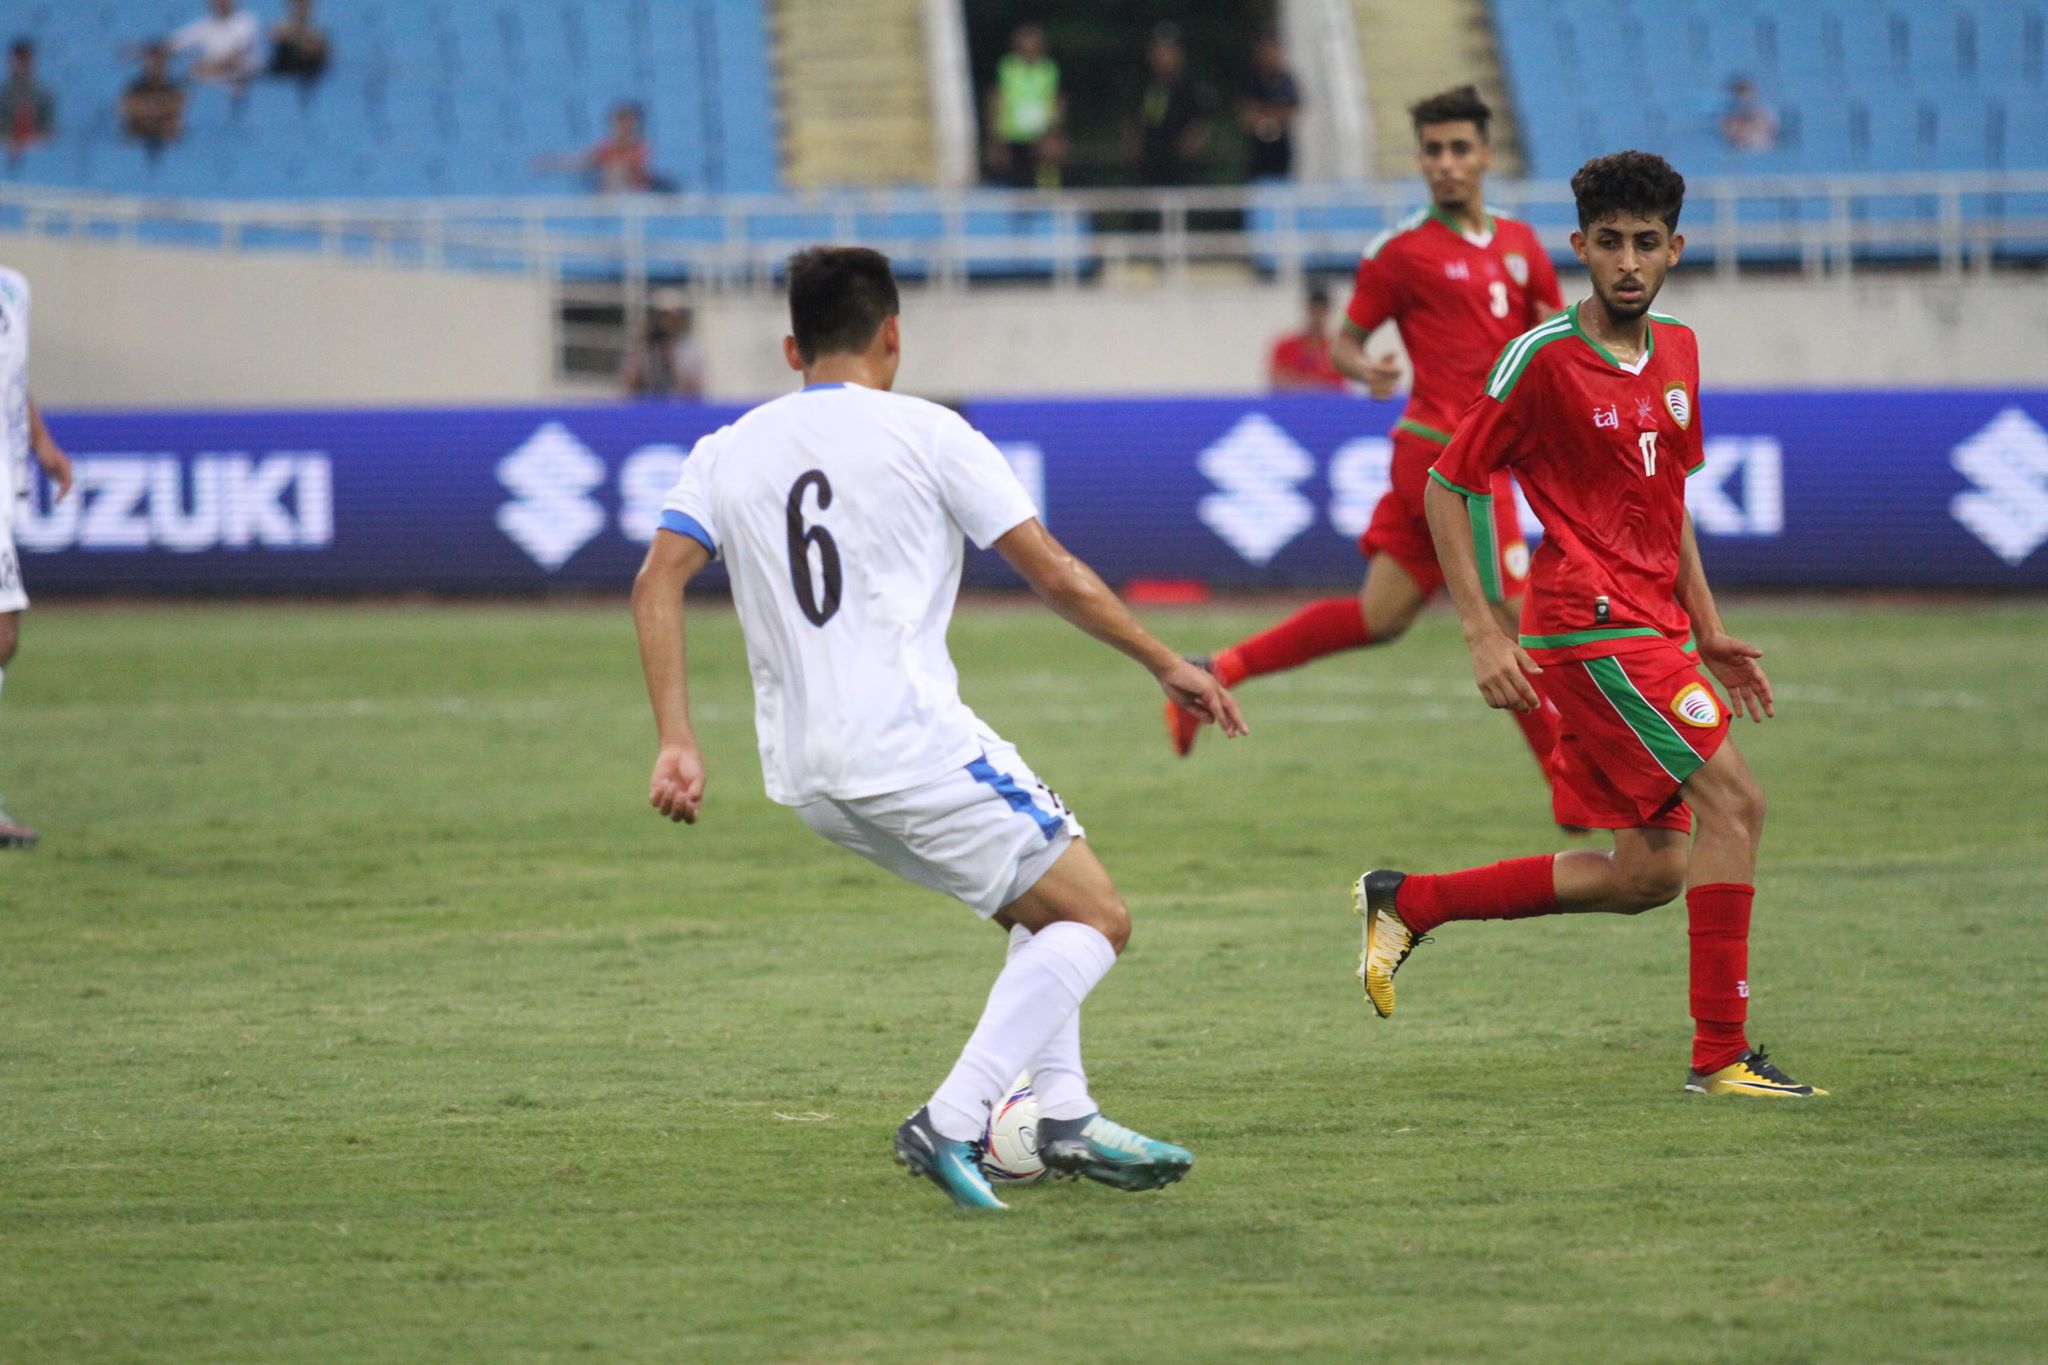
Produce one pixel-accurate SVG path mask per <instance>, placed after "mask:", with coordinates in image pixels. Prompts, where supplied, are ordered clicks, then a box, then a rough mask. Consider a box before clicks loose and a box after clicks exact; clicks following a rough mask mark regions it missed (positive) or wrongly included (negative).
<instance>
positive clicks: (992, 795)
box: [796, 739, 1085, 919]
mask: <svg viewBox="0 0 2048 1365" xmlns="http://www.w3.org/2000/svg"><path fill="white" fill-rule="evenodd" d="M796 813H797V815H798V816H800V817H801V818H802V820H803V822H804V823H805V824H807V825H809V826H810V827H811V828H812V829H814V830H816V831H817V832H818V833H820V834H822V835H824V836H825V837H826V838H827V839H830V840H831V841H832V842H833V843H835V844H838V845H839V846H840V847H841V848H845V849H851V850H852V851H853V852H855V853H858V854H860V856H861V857H863V858H866V859H867V860H868V861H870V862H872V863H875V864H876V865H877V866H880V867H885V868H887V869H888V870H889V871H891V872H894V873H895V874H896V875H897V876H899V877H901V878H903V879H904V880H905V881H911V882H916V883H917V884H918V885H919V886H928V887H930V888H931V889H932V890H934V891H943V892H945V893H946V894H947V895H949V896H952V897H954V898H955V899H957V900H960V901H963V902H965V903H966V905H967V906H968V907H969V908H970V909H972V910H973V911H974V913H975V914H977V915H980V916H981V917H982V918H983V919H987V918H988V917H989V916H991V915H993V914H995V912H996V911H998V910H1000V909H1002V908H1003V907H1004V906H1006V905H1008V904H1009V903H1010V902H1012V901H1014V900H1016V899H1017V898H1018V897H1020V896H1022V895H1023V894H1024V893H1025V892H1026V891H1029V890H1030V889H1031V888H1032V887H1033V886H1034V885H1036V884H1037V882H1038V879H1039V878H1040V877H1043V876H1044V875H1045V874H1046V872H1047V871H1048V870H1050V869H1051V867H1052V865H1053V864H1054V863H1056V862H1058V861H1059V857H1060V855H1061V854H1062V853H1065V852H1066V851H1067V846H1068V845H1069V844H1071V843H1073V842H1074V840H1076V839H1078V838H1081V837H1082V836H1083V834H1084V833H1085V831H1084V830H1082V828H1081V822H1080V821H1079V820H1076V819H1075V818H1074V813H1073V812H1072V811H1070V810H1068V809H1067V806H1066V803H1065V802H1064V801H1062V800H1060V798H1059V797H1058V795H1056V794H1055V793H1054V792H1053V790H1052V788H1050V787H1048V786H1046V785H1045V784H1044V783H1043V782H1041V781H1039V780H1038V775H1037V774H1036V773H1034V772H1032V771H1031V769H1030V768H1028V767H1026V766H1025V764H1024V760H1023V759H1022V758H1019V757H1018V756H1017V751H1016V749H1014V748H1012V747H1011V746H1010V745H1008V744H1005V743H1004V742H1003V741H1001V740H999V739H992V740H991V742H990V743H989V745H988V748H987V750H986V752H984V753H983V755H982V756H981V757H980V758H978V759H976V760H975V761H974V762H972V763H970V764H968V765H967V766H966V767H964V768H961V769H960V770H958V771H957V772H953V773H949V774H947V775H946V776H944V777H942V778H940V779H939V780H938V781H936V782H932V783H929V784H927V785H925V786H922V787H913V788H911V789H910V790H908V791H900V792H890V793H888V794H887V795H884V796H864V797H860V798H858V799H857V800H853V801H835V800H833V799H832V798H830V797H824V798H821V799H819V800H816V801H812V802H810V803H809V804H807V805H802V806H798V807H797V808H796Z"/></svg>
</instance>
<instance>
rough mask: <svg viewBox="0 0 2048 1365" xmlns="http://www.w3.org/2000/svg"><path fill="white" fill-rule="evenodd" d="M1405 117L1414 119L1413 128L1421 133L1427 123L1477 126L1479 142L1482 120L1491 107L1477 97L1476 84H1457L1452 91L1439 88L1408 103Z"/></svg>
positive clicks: (1490, 113)
mask: <svg viewBox="0 0 2048 1365" xmlns="http://www.w3.org/2000/svg"><path fill="white" fill-rule="evenodd" d="M1408 117H1409V118H1411V119H1413V120H1414V121H1415V131H1416V132H1418V133H1419V132H1421V131H1422V127H1423V125H1424V124H1427V123H1470V124H1472V125H1474V126H1475V127H1477V128H1478V129H1479V136H1480V139H1481V140H1482V141H1484V140H1485V138H1486V122H1487V120H1488V119H1490V118H1492V117H1493V110H1492V109H1490V108H1488V107H1487V103H1486V101H1485V100H1483V99H1481V98H1480V97H1479V87H1478V86H1476V85H1461V86H1458V87H1457V88H1456V89H1454V90H1439V91H1438V92H1437V93H1436V94H1434V95H1431V96H1430V97H1429V98H1428V99H1426V100H1417V101H1416V102H1415V103H1413V104H1411V105H1409V106H1408Z"/></svg>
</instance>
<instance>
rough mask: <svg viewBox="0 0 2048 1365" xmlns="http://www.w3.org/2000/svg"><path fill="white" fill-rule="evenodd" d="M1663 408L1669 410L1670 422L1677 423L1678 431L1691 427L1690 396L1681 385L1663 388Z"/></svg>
mask: <svg viewBox="0 0 2048 1365" xmlns="http://www.w3.org/2000/svg"><path fill="white" fill-rule="evenodd" d="M1664 406H1665V407H1667V408H1669V409H1670V410H1671V420H1672V421H1674V422H1676V423H1678V428H1679V430H1681V431H1683V430H1684V429H1685V428H1687V427H1689V426H1691V425H1692V396H1691V395H1690V394H1688V393H1686V391H1685V385H1683V384H1667V385H1665V386H1664Z"/></svg>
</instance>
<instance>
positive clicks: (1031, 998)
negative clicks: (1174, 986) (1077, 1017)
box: [931, 920, 1116, 1142]
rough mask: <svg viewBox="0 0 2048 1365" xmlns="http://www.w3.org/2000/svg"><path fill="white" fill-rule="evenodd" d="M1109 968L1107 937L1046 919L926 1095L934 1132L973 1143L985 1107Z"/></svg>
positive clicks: (1111, 954)
mask: <svg viewBox="0 0 2048 1365" xmlns="http://www.w3.org/2000/svg"><path fill="white" fill-rule="evenodd" d="M1114 965H1116V949H1115V948H1114V947H1112V946H1111V945H1110V942H1109V940H1108V939H1106V938H1104V937H1103V936H1102V934H1101V932H1100V931H1099V930H1096V929H1092V928H1090V927H1089V926H1088V925H1085V924H1075V923H1073V922H1072V921H1070V920H1062V921H1060V922H1058V923H1056V924H1048V925H1047V926H1045V928H1043V929H1041V930H1039V931H1038V932H1037V933H1035V934H1033V935H1032V936H1031V941H1030V942H1028V943H1026V944H1024V945H1023V946H1022V947H1021V948H1018V949H1017V951H1016V952H1015V953H1014V954H1012V955H1011V957H1010V960H1009V962H1008V963H1007V964H1006V965H1005V966H1004V967H1003V971H1002V975H1000V976H998V977H997V978H996V984H995V985H994V986H993V987H992V988H991V989H990V990H989V993H988V1004H987V1005H986V1006H985V1007H984V1008H983V1009H982V1012H981V1022H980V1023H978V1024H976V1025H975V1026H974V1035H973V1036H972V1037H971V1038H969V1039H968V1040H967V1046H966V1047H964V1048H962V1049H961V1051H960V1060H959V1061H957V1062H955V1063H953V1070H952V1072H951V1073H950V1074H948V1075H947V1077H946V1080H945V1083H944V1084H943V1085H941V1086H940V1087H939V1088H938V1090H937V1092H935V1093H934V1094H933V1095H932V1098H931V1115H932V1127H934V1128H936V1129H938V1131H939V1135H940V1136H941V1137H947V1138H951V1139H952V1140H953V1141H955V1142H971V1141H973V1140H974V1138H975V1137H976V1136H978V1135H979V1134H980V1132H981V1126H982V1124H983V1123H984V1122H986V1121H987V1119H988V1107H989V1106H990V1105H992V1104H994V1103H995V1102H996V1101H997V1100H998V1099H1000V1098H1002V1094H1003V1090H1004V1088H1005V1087H1006V1086H1008V1085H1009V1084H1010V1082H1011V1081H1012V1080H1014V1079H1016V1076H1017V1073H1018V1072H1020V1071H1022V1070H1024V1068H1025V1067H1026V1066H1027V1065H1028V1064H1029V1063H1030V1062H1031V1059H1032V1058H1034V1057H1036V1056H1037V1055H1038V1054H1039V1053H1040V1052H1041V1051H1042V1050H1043V1049H1044V1048H1045V1045H1046V1044H1047V1043H1048V1042H1050V1041H1051V1039H1052V1036H1053V1035H1054V1034H1055V1033H1057V1032H1058V1031H1059V1029H1060V1026H1061V1025H1062V1024H1064V1023H1066V1022H1067V1021H1068V1020H1069V1019H1071V1018H1072V1017H1073V1015H1074V1012H1075V1011H1076V1010H1078V1009H1080V1008H1081V1002H1082V1001H1083V1000H1085V999H1087V998H1088V992H1089V991H1092V990H1094V989H1095V983H1096V982H1098V981H1100V980H1102V978H1103V977H1104V976H1106V975H1108V973H1109V969H1110V968H1111V967H1113V966H1114ZM1076 1039H1077V1041H1078V1034H1077V1035H1076Z"/></svg>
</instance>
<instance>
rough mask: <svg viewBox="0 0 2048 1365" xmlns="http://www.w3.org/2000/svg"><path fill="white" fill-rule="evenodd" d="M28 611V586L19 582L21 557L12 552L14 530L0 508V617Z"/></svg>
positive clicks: (3, 510) (5, 512)
mask: <svg viewBox="0 0 2048 1365" xmlns="http://www.w3.org/2000/svg"><path fill="white" fill-rule="evenodd" d="M26 610H28V585H27V584H26V583H23V582H22V581H21V556H20V555H18V554H16V553H15V552H14V528H13V527H12V526H10V525H9V524H8V519H7V509H5V508H0V616H5V615H7V614H8V613H10V612H17V611H26Z"/></svg>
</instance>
